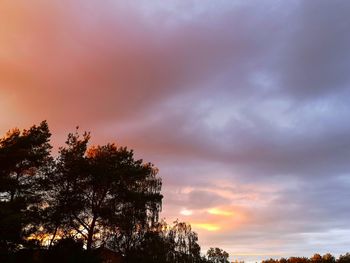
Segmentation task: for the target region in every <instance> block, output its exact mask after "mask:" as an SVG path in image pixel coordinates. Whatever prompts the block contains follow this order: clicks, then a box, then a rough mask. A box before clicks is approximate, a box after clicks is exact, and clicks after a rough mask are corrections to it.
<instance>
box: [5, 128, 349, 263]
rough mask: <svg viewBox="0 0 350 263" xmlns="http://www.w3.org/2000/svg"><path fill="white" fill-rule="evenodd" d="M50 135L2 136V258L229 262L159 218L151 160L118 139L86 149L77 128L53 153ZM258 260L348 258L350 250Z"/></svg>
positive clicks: (301, 262) (286, 262) (42, 131)
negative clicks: (54, 154)
mask: <svg viewBox="0 0 350 263" xmlns="http://www.w3.org/2000/svg"><path fill="white" fill-rule="evenodd" d="M50 136H51V134H50V131H49V128H48V125H47V123H46V122H45V121H44V122H42V123H40V124H39V125H38V126H36V125H34V126H32V127H30V128H29V129H28V130H23V131H20V130H19V129H13V130H11V131H9V132H8V133H7V134H6V135H5V136H4V137H3V138H1V139H0V262H62V261H63V262H91V263H92V262H94V263H97V262H102V261H103V262H105V261H106V260H107V261H108V260H110V262H113V260H114V261H116V262H120V259H122V260H123V261H125V262H131V263H133V262H145V263H148V262H149V263H150V262H159V263H173V262H178V263H227V262H229V261H228V258H229V254H228V253H227V252H225V251H223V250H222V249H220V248H210V249H209V250H208V252H207V254H206V257H203V256H201V254H200V246H199V244H198V235H197V233H195V232H194V231H193V230H192V228H191V226H190V225H189V224H187V223H184V222H180V221H178V220H177V221H175V222H173V224H171V225H169V224H167V223H166V222H165V221H164V220H161V221H159V218H158V217H159V212H160V210H161V205H162V195H161V187H162V182H161V179H160V178H159V177H158V170H157V168H156V167H155V166H154V165H153V164H151V163H146V162H143V160H138V159H135V158H134V153H133V151H132V150H129V149H127V148H126V147H118V146H117V145H115V144H106V145H102V146H99V145H98V146H93V147H88V144H89V140H90V134H89V133H86V132H85V133H83V134H82V135H80V134H79V133H78V130H77V131H76V132H75V133H71V134H69V135H68V138H67V141H66V145H65V146H64V147H61V148H60V149H59V152H58V156H57V157H55V158H54V157H52V155H51V148H52V146H51V145H50V142H49V140H50ZM117 259H118V260H117ZM263 263H350V254H348V253H347V254H345V255H341V256H340V257H339V258H338V259H337V260H336V259H335V257H334V256H332V255H331V254H329V253H328V254H325V255H323V256H321V255H319V254H315V255H314V256H312V257H311V258H310V259H308V258H305V257H290V258H288V259H284V258H282V259H280V260H276V259H269V260H265V261H263Z"/></svg>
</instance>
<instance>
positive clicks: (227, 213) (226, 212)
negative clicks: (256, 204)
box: [207, 208, 234, 216]
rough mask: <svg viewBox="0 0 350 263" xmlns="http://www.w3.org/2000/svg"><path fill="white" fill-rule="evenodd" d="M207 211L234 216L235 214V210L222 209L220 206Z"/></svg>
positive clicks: (213, 213) (212, 213)
mask: <svg viewBox="0 0 350 263" xmlns="http://www.w3.org/2000/svg"><path fill="white" fill-rule="evenodd" d="M207 212H208V213H209V214H211V215H219V216H232V215H233V214H234V213H233V211H228V210H222V209H219V208H210V209H208V210H207Z"/></svg>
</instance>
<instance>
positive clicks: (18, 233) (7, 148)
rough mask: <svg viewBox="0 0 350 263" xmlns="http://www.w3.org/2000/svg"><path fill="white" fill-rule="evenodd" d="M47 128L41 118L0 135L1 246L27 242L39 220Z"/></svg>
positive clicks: (48, 160) (48, 147)
mask: <svg viewBox="0 0 350 263" xmlns="http://www.w3.org/2000/svg"><path fill="white" fill-rule="evenodd" d="M50 136H51V134H50V132H49V128H48V125H47V123H46V122H45V121H44V122H42V123H41V124H40V125H39V126H35V125H34V126H32V127H31V128H30V129H29V130H23V131H20V130H19V129H14V130H11V131H9V132H8V133H7V134H6V135H5V137H3V138H1V139H0V246H1V248H2V249H5V250H6V249H10V250H11V249H15V248H18V246H19V245H21V244H22V245H23V244H24V243H26V239H25V237H28V236H29V235H30V234H31V233H33V232H34V231H35V230H36V227H37V226H38V225H39V221H40V214H39V212H40V210H41V205H42V200H43V199H42V198H43V192H42V191H41V187H40V185H41V184H40V180H41V178H42V177H43V174H44V173H45V171H46V169H47V167H48V166H49V165H50V164H51V161H52V158H51V156H50V150H51V145H50V144H49V139H50Z"/></svg>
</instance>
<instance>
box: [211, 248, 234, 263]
mask: <svg viewBox="0 0 350 263" xmlns="http://www.w3.org/2000/svg"><path fill="white" fill-rule="evenodd" d="M207 258H208V260H209V262H213V263H229V261H228V258H229V254H228V253H227V252H226V251H224V250H222V249H220V248H217V247H216V248H210V249H209V250H208V251H207Z"/></svg>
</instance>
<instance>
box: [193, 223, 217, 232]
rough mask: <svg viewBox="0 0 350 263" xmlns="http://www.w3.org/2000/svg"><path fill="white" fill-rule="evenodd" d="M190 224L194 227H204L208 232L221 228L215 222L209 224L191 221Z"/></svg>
mask: <svg viewBox="0 0 350 263" xmlns="http://www.w3.org/2000/svg"><path fill="white" fill-rule="evenodd" d="M192 226H193V227H195V228H200V229H204V230H207V231H210V232H214V231H218V230H220V229H221V228H220V226H218V225H215V224H210V223H193V224H192Z"/></svg>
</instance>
